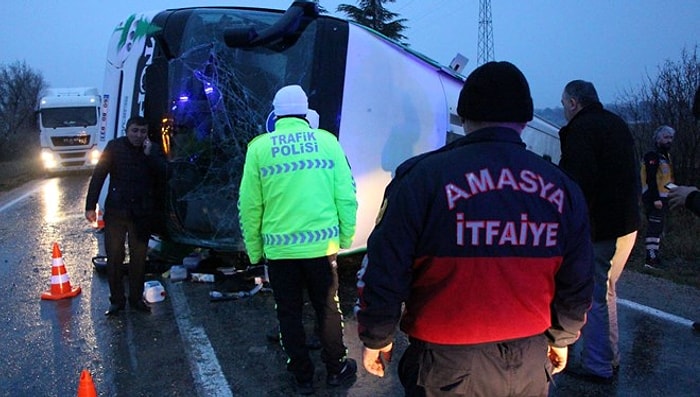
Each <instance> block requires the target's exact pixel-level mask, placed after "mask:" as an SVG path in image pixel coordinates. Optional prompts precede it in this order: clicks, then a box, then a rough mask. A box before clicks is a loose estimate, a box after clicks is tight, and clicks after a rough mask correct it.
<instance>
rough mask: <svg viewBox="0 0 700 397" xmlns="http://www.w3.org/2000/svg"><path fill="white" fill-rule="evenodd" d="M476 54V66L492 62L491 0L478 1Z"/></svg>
mask: <svg viewBox="0 0 700 397" xmlns="http://www.w3.org/2000/svg"><path fill="white" fill-rule="evenodd" d="M477 52H478V54H477V57H476V63H477V66H478V65H483V64H484V63H486V62H489V61H493V60H494V57H493V28H492V27H491V0H479V41H478V45H477Z"/></svg>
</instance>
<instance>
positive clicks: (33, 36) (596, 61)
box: [0, 0, 700, 108]
mask: <svg viewBox="0 0 700 397" xmlns="http://www.w3.org/2000/svg"><path fill="white" fill-rule="evenodd" d="M291 3H292V1H290V0H289V1H282V0H254V1H253V0H219V1H207V0H190V1H181V0H167V1H163V0H148V1H136V0H107V1H104V0H102V1H98V0H91V1H86V0H60V1H51V0H49V1H47V0H14V1H5V2H3V7H2V12H0V64H5V65H7V64H10V63H13V62H15V61H26V62H27V64H28V65H29V66H30V67H32V68H33V69H34V70H38V71H40V72H41V73H42V74H43V76H44V78H45V79H46V80H47V82H48V83H49V85H50V86H52V87H70V86H95V87H99V88H101V86H102V79H103V71H104V64H105V55H106V53H107V42H108V40H109V37H110V35H111V33H112V31H113V30H114V28H115V27H116V26H117V24H118V23H119V22H120V21H121V20H122V19H125V18H126V17H128V16H129V15H130V14H131V13H134V12H141V11H151V10H160V9H166V8H178V7H186V6H212V5H224V6H247V7H249V6H254V7H264V8H276V9H286V8H287V7H288V6H289V5H290V4H291ZM341 3H347V4H353V5H357V2H356V1H349V0H348V1H328V0H321V2H320V4H321V5H322V6H323V7H325V8H326V9H327V10H328V11H330V12H331V14H333V15H335V16H339V17H343V16H342V15H341V14H338V13H336V12H335V9H336V7H337V6H338V4H341ZM387 8H388V9H389V10H391V11H393V12H397V13H399V14H400V17H402V18H406V19H407V20H408V21H407V22H406V24H407V26H408V27H409V28H408V30H407V31H406V32H405V34H406V36H408V41H409V43H410V44H411V46H412V47H413V48H414V49H416V50H417V51H420V52H422V53H423V54H425V55H427V56H429V57H430V58H433V59H435V60H436V61H438V62H440V63H443V64H446V65H447V64H449V63H450V61H451V60H452V59H453V57H454V56H455V54H457V53H462V54H464V55H465V56H466V57H467V58H469V59H470V62H469V64H468V65H467V68H466V71H465V74H468V73H469V72H470V71H471V70H473V69H474V67H476V66H477V65H476V60H477V38H478V19H479V1H478V0H430V1H427V0H396V2H394V3H389V4H387ZM491 13H492V26H493V37H494V54H495V58H496V60H508V61H511V62H513V63H514V64H516V65H517V66H518V67H520V69H521V70H522V71H523V72H524V73H525V76H526V77H527V78H528V80H529V82H530V87H531V90H532V94H533V98H534V100H535V107H537V108H545V107H555V106H559V100H560V96H561V90H562V87H563V86H564V84H566V83H567V82H568V81H570V80H573V79H579V78H580V79H585V80H590V81H592V82H593V83H594V84H595V85H596V87H597V88H598V93H599V94H600V97H601V100H602V101H603V102H604V103H611V102H614V101H615V100H616V99H617V98H618V97H619V96H620V95H621V94H622V93H623V92H624V91H625V90H628V89H634V88H636V87H638V86H639V85H640V84H641V83H642V82H643V81H644V79H645V77H646V76H652V77H653V76H655V75H656V73H657V71H658V68H659V66H661V65H663V63H664V62H665V61H666V60H672V61H678V60H680V58H681V52H682V50H683V49H684V48H685V49H687V50H690V51H692V50H694V48H695V46H696V45H697V44H699V43H700V0H585V1H580V0H492V1H491Z"/></svg>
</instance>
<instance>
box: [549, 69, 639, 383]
mask: <svg viewBox="0 0 700 397" xmlns="http://www.w3.org/2000/svg"><path fill="white" fill-rule="evenodd" d="M561 103H562V106H563V107H564V116H565V117H566V120H567V121H568V123H567V125H566V126H564V127H563V128H562V129H561V130H560V131H559V138H560V142H561V160H560V161H559V166H560V167H561V168H562V169H563V170H564V171H566V172H567V173H569V175H571V177H572V178H573V179H574V181H576V182H577V183H578V184H579V186H581V189H582V190H583V194H584V196H585V197H586V203H587V205H588V215H589V217H590V221H591V233H592V239H593V249H594V257H595V259H594V260H595V288H594V292H593V304H592V305H591V309H590V310H589V311H588V319H587V322H586V325H585V326H584V327H583V329H582V330H581V337H582V344H583V348H582V354H581V362H580V366H571V367H569V368H568V369H567V371H566V372H567V373H568V374H570V375H572V376H578V377H580V378H584V379H586V380H590V381H594V382H600V383H611V382H612V381H613V378H614V374H616V373H617V369H618V368H619V365H620V357H619V351H618V325H617V294H616V291H615V288H616V283H617V280H618V279H619V277H620V275H621V274H622V270H623V268H624V266H625V264H626V262H627V259H628V258H629V255H630V253H631V252H632V248H633V247H634V243H635V240H636V237H637V230H638V229H639V225H640V214H639V213H640V208H639V202H640V190H641V189H640V181H639V162H638V160H637V159H638V156H637V154H636V153H635V149H634V139H633V138H632V134H631V133H630V130H629V127H628V126H627V123H625V121H624V120H622V118H620V117H619V116H617V115H616V114H614V113H612V112H610V111H608V110H606V109H605V108H603V105H602V104H601V103H600V100H599V99H598V93H597V92H596V89H595V87H594V86H593V84H592V83H590V82H588V81H583V80H573V81H571V82H569V83H568V84H567V85H566V86H565V87H564V91H563V93H562V99H561Z"/></svg>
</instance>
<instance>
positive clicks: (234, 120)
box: [99, 1, 559, 252]
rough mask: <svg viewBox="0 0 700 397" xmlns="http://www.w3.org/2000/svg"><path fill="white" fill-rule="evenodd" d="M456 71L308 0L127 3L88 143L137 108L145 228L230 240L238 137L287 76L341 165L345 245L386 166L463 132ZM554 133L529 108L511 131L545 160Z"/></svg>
mask: <svg viewBox="0 0 700 397" xmlns="http://www.w3.org/2000/svg"><path fill="white" fill-rule="evenodd" d="M457 63H459V62H457ZM460 65H461V63H460ZM459 70H461V68H455V67H450V66H445V65H443V64H439V63H437V62H435V61H434V60H431V59H430V58H428V57H426V56H424V55H422V54H419V53H417V52H415V51H413V50H411V48H409V47H407V46H404V45H401V44H400V43H397V42H395V41H393V40H391V39H388V38H387V37H385V36H383V35H381V34H379V33H377V32H376V31H374V30H372V29H368V28H366V27H364V26H361V25H358V24H356V23H353V22H351V21H347V20H343V19H339V18H335V17H331V16H328V15H320V14H319V13H318V4H317V3H315V2H313V1H294V2H293V3H292V5H291V6H290V7H289V9H288V10H286V11H284V10H271V9H263V8H251V7H201V8H198V7H193V8H184V9H168V10H163V11H160V12H149V13H134V14H132V15H131V16H129V17H128V18H127V19H125V20H124V21H123V22H121V23H120V24H119V25H118V26H117V27H116V28H115V29H114V32H113V34H112V38H111V40H110V43H109V46H108V51H107V62H106V69H105V80H104V85H103V99H102V102H103V106H102V114H103V116H102V117H101V123H102V124H101V126H100V138H99V143H100V146H101V147H102V146H103V145H105V144H106V143H107V141H109V140H110V139H114V138H116V137H118V136H122V135H124V128H125V123H126V120H127V119H128V118H129V117H130V116H133V115H142V116H144V117H146V119H148V120H149V125H150V133H151V140H152V141H153V142H157V143H159V144H161V145H162V147H163V148H164V150H165V152H166V153H167V155H168V158H169V162H168V174H167V175H166V176H164V180H163V181H161V184H160V186H161V189H160V191H159V193H160V197H159V200H158V201H157V202H158V204H159V208H158V213H157V214H155V215H157V216H158V217H159V219H160V220H161V221H160V222H158V226H159V227H160V229H159V230H156V231H155V232H156V233H157V234H158V235H159V236H160V237H161V239H162V240H169V241H173V242H175V243H180V244H187V245H193V246H198V247H206V248H211V249H216V250H218V251H220V252H243V250H244V246H243V241H242V238H241V232H240V229H239V222H238V211H237V208H236V203H237V200H238V186H239V184H240V178H241V173H242V169H243V162H244V159H245V152H246V145H247V143H248V142H249V141H250V140H251V139H252V138H253V137H255V136H256V135H258V134H263V133H266V131H269V130H270V127H271V125H272V119H271V117H270V114H271V111H272V98H273V96H274V94H275V92H276V91H277V90H278V89H279V88H281V87H282V86H284V85H287V84H299V85H301V86H302V87H303V88H304V90H305V91H306V93H307V94H308V96H309V106H310V108H312V109H315V110H316V111H317V112H318V113H319V115H320V128H323V129H325V130H327V131H330V132H331V133H333V134H335V135H336V136H337V137H338V139H339V141H340V143H341V145H342V146H343V149H344V150H345V153H346V155H347V157H348V160H349V162H350V165H351V167H352V171H353V175H354V177H355V181H356V184H357V198H358V203H359V208H358V224H357V233H356V236H355V241H354V243H353V247H352V250H351V251H353V250H362V249H364V247H365V244H366V240H367V237H368V236H369V233H370V232H371V230H372V228H373V226H374V221H375V218H376V215H377V213H378V211H379V206H380V204H381V200H382V194H383V192H384V188H385V187H386V185H387V184H388V183H389V181H390V180H391V178H392V176H393V173H394V171H395V169H396V167H397V166H398V165H399V164H400V163H401V162H402V161H404V160H406V159H407V158H409V157H411V156H414V155H416V154H419V153H422V152H425V151H429V150H433V149H436V148H439V147H441V146H442V145H444V144H445V143H447V142H449V141H451V140H453V139H457V138H459V137H460V136H463V135H464V132H463V130H462V125H461V122H460V118H459V116H458V115H457V111H456V108H457V99H458V97H459V91H460V89H461V88H462V85H463V82H464V76H463V75H462V74H460V73H459ZM557 132H558V128H557V127H556V126H554V125H553V124H551V123H548V122H547V121H545V120H543V119H541V118H539V117H536V118H535V119H534V120H533V121H532V122H530V123H529V124H528V127H527V129H526V130H525V131H524V133H523V135H522V136H523V139H524V141H525V142H526V143H527V145H528V148H529V149H530V150H532V151H534V152H535V153H538V154H540V155H542V156H543V157H547V158H550V159H551V160H552V161H553V162H555V163H556V162H558V161H559V138H558V134H557Z"/></svg>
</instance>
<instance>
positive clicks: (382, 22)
mask: <svg viewBox="0 0 700 397" xmlns="http://www.w3.org/2000/svg"><path fill="white" fill-rule="evenodd" d="M394 1H396V0H359V1H358V2H357V3H358V6H359V7H356V6H354V5H351V4H340V5H339V6H338V8H337V11H339V12H343V13H345V15H347V16H348V17H349V18H350V19H352V20H353V21H355V22H357V23H359V24H361V25H364V26H367V27H369V28H372V29H374V30H376V31H377V32H379V33H381V34H383V35H384V36H386V37H389V38H390V39H394V40H396V41H399V42H403V41H404V40H406V39H407V37H406V36H404V35H403V33H402V32H403V31H404V30H406V25H405V24H404V23H405V22H407V20H406V19H405V18H401V19H394V18H396V17H398V16H399V14H397V13H395V12H391V11H389V10H387V9H386V8H384V5H383V4H384V3H393V2H394ZM392 19H393V20H392ZM404 44H405V42H404Z"/></svg>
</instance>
